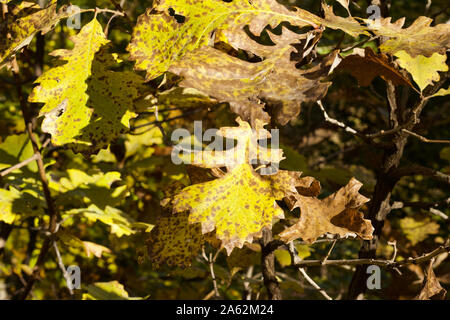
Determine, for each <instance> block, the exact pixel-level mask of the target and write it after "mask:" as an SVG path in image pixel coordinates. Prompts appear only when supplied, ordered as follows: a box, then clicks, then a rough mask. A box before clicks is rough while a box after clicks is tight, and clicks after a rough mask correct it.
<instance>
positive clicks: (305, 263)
mask: <svg viewBox="0 0 450 320" xmlns="http://www.w3.org/2000/svg"><path fill="white" fill-rule="evenodd" d="M445 252H447V253H448V252H450V245H449V244H446V245H444V246H440V247H438V248H437V249H435V250H433V251H431V252H429V253H426V254H424V255H422V256H420V257H417V258H411V257H410V258H408V259H406V260H404V261H398V262H393V261H390V260H380V259H346V260H327V261H326V262H325V263H322V260H302V261H299V262H297V263H295V264H293V266H295V267H301V268H303V267H318V266H323V265H325V266H343V265H347V266H358V265H365V264H367V265H371V264H373V265H377V266H380V267H385V268H389V269H391V268H398V267H403V266H405V265H409V264H421V263H424V262H426V261H429V260H430V259H432V258H433V257H435V256H437V255H439V254H441V253H445Z"/></svg>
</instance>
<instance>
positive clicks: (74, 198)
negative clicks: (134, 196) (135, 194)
mask: <svg viewBox="0 0 450 320" xmlns="http://www.w3.org/2000/svg"><path fill="white" fill-rule="evenodd" d="M120 180H121V178H120V173H119V172H116V171H112V172H107V173H106V174H104V173H103V172H84V171H81V170H78V169H68V170H67V177H60V178H59V180H55V179H54V178H51V179H50V181H49V187H50V188H51V189H52V190H54V191H57V192H59V193H60V195H58V196H57V198H56V204H57V205H63V206H66V205H70V206H77V205H78V206H79V205H81V204H84V203H85V204H95V205H96V206H97V207H99V208H105V207H106V206H108V205H109V206H115V205H117V204H118V203H119V202H120V201H121V200H123V199H124V198H125V197H126V196H127V195H128V194H129V192H128V190H127V187H126V186H124V185H123V186H118V187H116V188H112V184H113V183H114V182H117V181H120Z"/></svg>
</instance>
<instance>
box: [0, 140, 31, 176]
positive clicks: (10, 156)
mask: <svg viewBox="0 0 450 320" xmlns="http://www.w3.org/2000/svg"><path fill="white" fill-rule="evenodd" d="M33 154H34V151H33V147H32V145H31V141H30V138H29V137H28V135H27V134H21V135H10V136H8V137H6V139H5V141H3V143H1V144H0V170H3V169H7V168H9V167H12V166H14V165H16V164H18V163H20V162H22V161H24V160H27V159H29V158H30V157H32V156H33ZM25 168H27V169H29V170H30V171H32V172H37V164H36V161H32V162H30V163H29V164H28V165H27V166H26V167H25ZM20 170H21V171H23V170H24V167H22V168H21V169H18V170H17V171H19V172H20Z"/></svg>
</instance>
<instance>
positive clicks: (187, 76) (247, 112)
mask: <svg viewBox="0 0 450 320" xmlns="http://www.w3.org/2000/svg"><path fill="white" fill-rule="evenodd" d="M283 35H284V36H285V37H286V39H288V40H286V39H284V40H282V41H281V42H280V43H281V44H280V45H277V46H275V48H273V49H272V51H273V52H272V55H271V56H270V58H268V59H266V60H263V61H261V62H258V63H251V62H247V61H243V60H240V59H238V58H236V57H232V56H229V55H227V54H226V53H224V52H221V51H219V50H217V49H214V48H212V47H202V48H200V49H197V50H195V51H194V52H192V53H188V54H186V55H185V56H184V58H182V59H181V60H180V61H178V62H177V63H175V64H173V65H172V67H171V68H170V71H171V72H173V73H176V74H178V75H180V76H183V77H184V80H183V81H182V82H181V84H180V85H181V86H183V87H191V88H195V89H197V90H201V91H202V92H204V93H205V94H208V95H210V96H212V97H214V98H215V99H217V100H222V101H227V102H230V103H231V106H232V110H233V111H235V112H237V113H239V115H240V116H241V117H242V118H243V119H244V120H246V121H250V122H251V123H252V124H254V121H255V119H260V120H263V121H267V119H268V117H267V115H266V114H265V112H264V111H263V110H262V109H263V106H264V105H263V104H262V103H261V101H264V102H268V103H270V104H272V105H273V106H275V110H276V111H275V116H276V118H277V120H278V122H279V123H281V124H283V125H284V124H286V123H287V122H288V121H289V120H291V119H293V118H295V117H296V116H297V115H298V114H299V113H300V106H301V103H302V102H305V101H316V100H318V99H321V98H323V96H325V94H326V92H327V90H328V86H329V85H330V83H329V82H322V80H323V79H324V78H325V77H326V76H327V75H328V73H329V72H330V70H331V68H332V67H333V63H334V62H335V59H336V53H333V54H332V55H330V56H329V57H327V58H326V59H324V60H323V61H322V62H321V63H320V64H319V65H316V66H314V67H312V68H310V69H306V70H300V69H296V68H295V63H296V62H295V61H290V57H291V53H292V51H294V48H293V47H292V46H291V45H290V44H291V43H293V42H294V39H295V37H297V38H298V39H301V38H302V37H303V38H304V36H301V35H297V34H295V33H293V32H291V31H289V30H287V29H284V30H283V34H282V36H281V37H280V36H278V37H277V39H283ZM313 38H314V39H315V37H313ZM315 43H316V41H315V42H313V44H315ZM244 47H245V48H246V49H252V50H254V51H257V52H258V53H259V54H261V55H262V54H267V52H265V51H264V49H261V48H259V47H260V45H258V44H257V45H247V46H244ZM309 48H310V47H309V46H306V47H305V48H304V49H305V50H308V49H309Z"/></svg>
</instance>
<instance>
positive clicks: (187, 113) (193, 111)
mask: <svg viewBox="0 0 450 320" xmlns="http://www.w3.org/2000/svg"><path fill="white" fill-rule="evenodd" d="M201 110H202V109H201V108H199V109H196V110H192V111H190V112H185V113H183V114H182V115H179V116H176V117H172V118H168V119H164V120H161V121H152V122H148V123H144V124H141V125H138V126H132V127H131V128H130V130H131V131H134V130H136V129H140V128H144V127H148V126H154V125H156V124H158V123H163V122H169V121H173V120H177V119H180V118H184V117H186V116H188V115H191V114H194V113H197V112H199V111H201ZM144 132H146V131H144ZM144 132H139V133H136V132H133V133H132V134H142V133H144Z"/></svg>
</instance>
